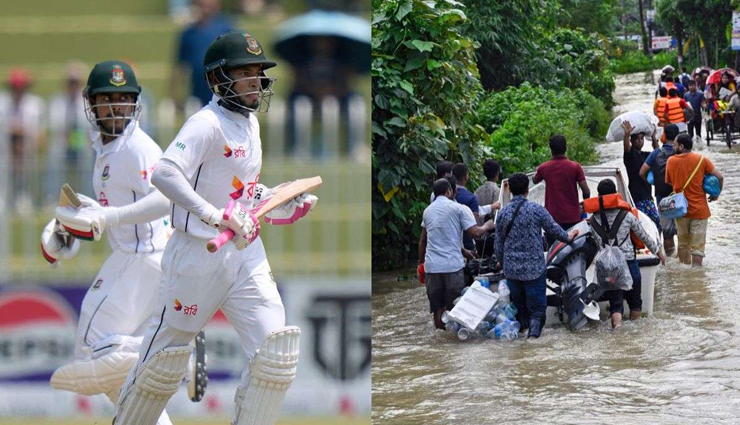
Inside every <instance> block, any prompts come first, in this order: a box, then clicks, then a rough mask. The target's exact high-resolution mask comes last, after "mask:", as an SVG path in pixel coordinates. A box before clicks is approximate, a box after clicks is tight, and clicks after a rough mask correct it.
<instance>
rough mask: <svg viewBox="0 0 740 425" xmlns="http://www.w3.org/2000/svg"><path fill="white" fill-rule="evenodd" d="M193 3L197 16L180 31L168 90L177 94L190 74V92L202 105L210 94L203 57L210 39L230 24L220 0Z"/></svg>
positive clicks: (210, 41)
mask: <svg viewBox="0 0 740 425" xmlns="http://www.w3.org/2000/svg"><path fill="white" fill-rule="evenodd" d="M193 4H194V5H195V7H196V14H197V16H198V18H197V20H196V21H195V22H194V23H193V24H192V25H190V26H189V27H187V28H186V29H185V30H184V31H183V32H182V33H181V34H180V40H179V44H178V49H177V63H176V64H175V67H174V69H173V76H172V79H171V81H172V85H173V87H172V88H171V91H170V92H171V93H179V92H180V90H179V87H180V86H182V85H184V77H185V76H187V75H190V93H191V95H192V96H195V97H196V98H198V100H200V103H201V105H207V104H208V102H210V101H211V97H212V96H213V93H212V92H211V89H210V88H208V84H207V83H206V79H205V78H203V58H204V57H205V55H206V50H208V46H210V45H211V43H212V42H213V40H215V39H216V38H217V37H218V36H219V35H222V34H226V33H227V32H230V31H232V27H231V24H230V23H229V21H228V20H226V18H225V17H224V16H223V15H222V14H221V2H220V0H194V1H193Z"/></svg>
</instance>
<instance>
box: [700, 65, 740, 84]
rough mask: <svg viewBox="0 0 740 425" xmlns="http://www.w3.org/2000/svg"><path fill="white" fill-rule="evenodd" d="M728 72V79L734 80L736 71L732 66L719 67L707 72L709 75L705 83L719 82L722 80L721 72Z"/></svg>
mask: <svg viewBox="0 0 740 425" xmlns="http://www.w3.org/2000/svg"><path fill="white" fill-rule="evenodd" d="M725 72H726V73H728V74H730V79H732V80H734V79H735V78H736V77H737V76H738V73H737V71H735V70H734V69H732V68H721V69H718V70H716V71H714V72H712V73H711V74H709V77H708V78H707V84H720V83H721V82H722V74H724V73H725Z"/></svg>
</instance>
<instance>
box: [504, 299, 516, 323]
mask: <svg viewBox="0 0 740 425" xmlns="http://www.w3.org/2000/svg"><path fill="white" fill-rule="evenodd" d="M516 313H517V308H516V306H515V305H514V303H510V304H509V305H507V306H506V307H504V315H505V316H506V317H508V318H509V319H511V320H514V319H516Z"/></svg>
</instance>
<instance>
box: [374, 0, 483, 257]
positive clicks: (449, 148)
mask: <svg viewBox="0 0 740 425" xmlns="http://www.w3.org/2000/svg"><path fill="white" fill-rule="evenodd" d="M466 19H467V17H466V14H465V12H464V11H463V5H462V4H461V3H458V2H456V1H453V0H444V1H439V2H434V1H421V0H385V1H381V0H374V1H373V19H372V26H373V40H372V48H373V53H372V90H373V111H372V132H373V152H372V168H373V181H372V184H373V189H374V190H373V192H372V193H373V195H372V215H373V269H378V268H379V267H384V268H387V267H390V266H394V265H395V266H397V265H400V264H403V263H404V262H405V261H406V259H407V257H408V253H409V249H410V247H411V246H413V244H414V243H415V241H417V240H418V236H419V233H420V229H419V227H418V224H419V222H420V217H421V213H422V212H423V210H424V208H425V207H426V205H427V204H428V200H429V188H430V185H429V183H430V181H431V178H432V177H433V176H434V174H435V171H436V170H435V165H436V163H437V162H438V161H440V160H442V159H455V160H460V159H462V160H464V161H465V162H467V163H469V164H474V163H477V162H479V161H477V160H478V158H479V157H480V155H481V152H480V147H478V146H477V145H476V143H475V142H474V141H476V140H478V139H479V138H480V137H485V132H483V130H482V129H481V128H480V127H475V126H474V125H472V124H470V122H471V121H472V119H471V116H472V115H473V114H474V108H475V105H476V102H477V101H478V98H479V95H480V94H481V92H482V87H481V85H480V81H479V76H478V69H477V67H476V63H475V47H477V45H476V43H475V42H474V41H473V40H472V39H470V38H468V37H465V36H463V35H462V33H461V25H463V24H464V23H465V21H466ZM412 223H414V224H415V225H414V226H412Z"/></svg>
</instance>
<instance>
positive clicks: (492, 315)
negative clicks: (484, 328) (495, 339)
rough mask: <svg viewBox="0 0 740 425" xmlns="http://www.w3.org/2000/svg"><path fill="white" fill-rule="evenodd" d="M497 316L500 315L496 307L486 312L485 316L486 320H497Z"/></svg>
mask: <svg viewBox="0 0 740 425" xmlns="http://www.w3.org/2000/svg"><path fill="white" fill-rule="evenodd" d="M496 316H498V312H497V311H496V308H495V307H494V308H492V309H491V311H489V312H488V314H486V317H484V318H483V320H485V321H486V322H495V321H496Z"/></svg>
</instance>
